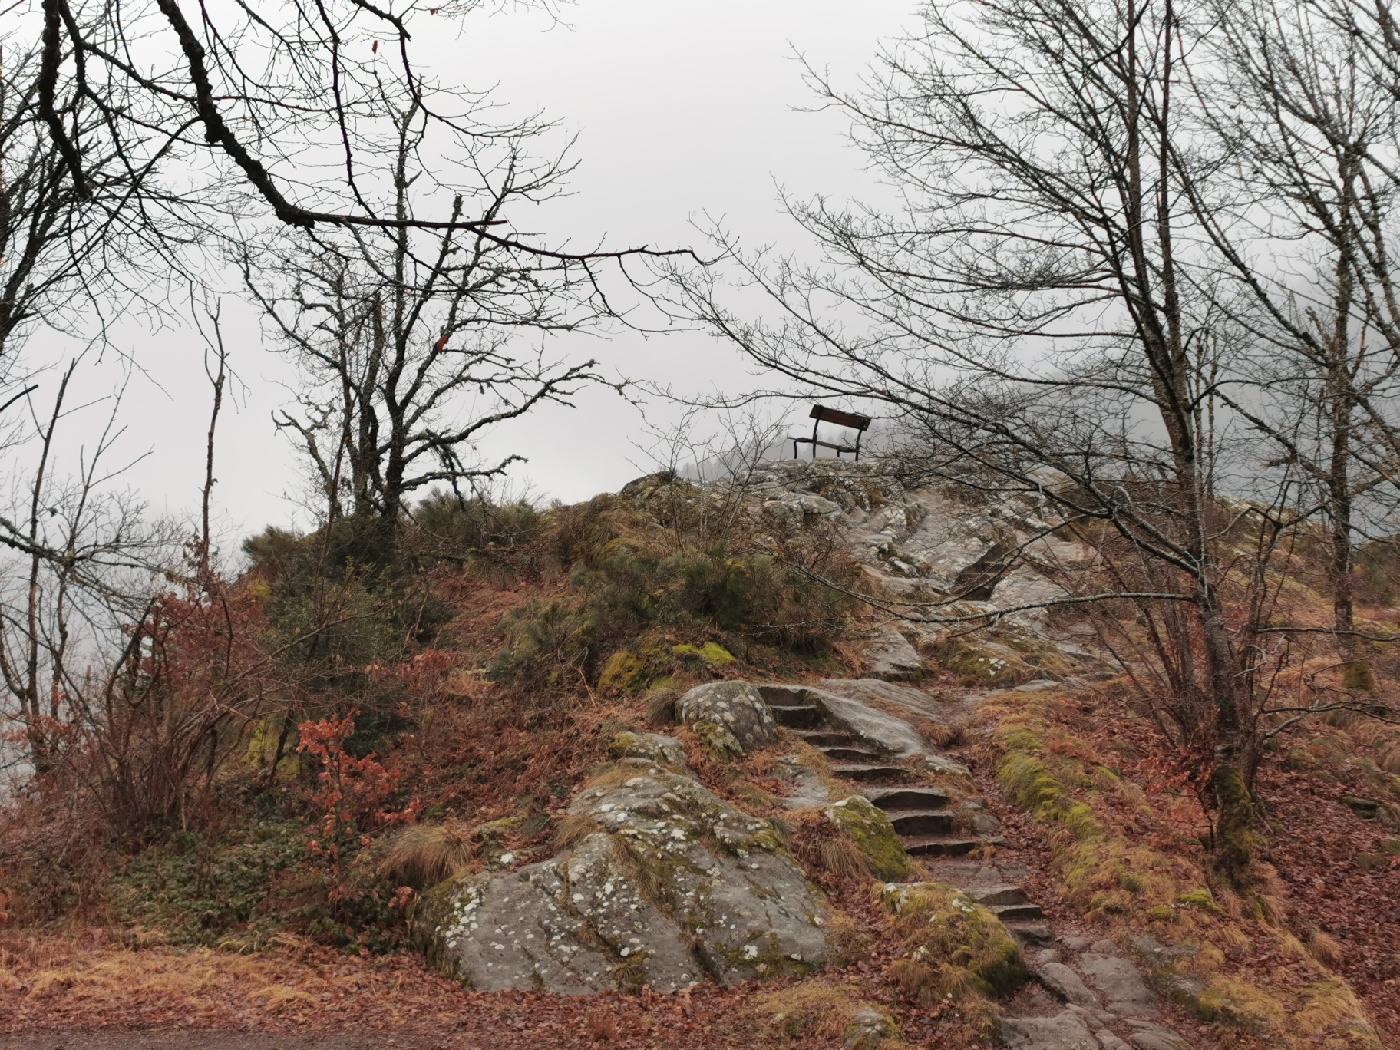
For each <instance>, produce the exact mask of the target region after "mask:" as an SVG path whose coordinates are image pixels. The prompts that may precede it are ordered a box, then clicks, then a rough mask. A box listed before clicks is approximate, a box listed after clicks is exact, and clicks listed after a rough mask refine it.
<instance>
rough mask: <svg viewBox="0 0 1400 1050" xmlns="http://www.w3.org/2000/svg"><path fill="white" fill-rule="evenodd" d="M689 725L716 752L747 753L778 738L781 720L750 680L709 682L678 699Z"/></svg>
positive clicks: (683, 718)
mask: <svg viewBox="0 0 1400 1050" xmlns="http://www.w3.org/2000/svg"><path fill="white" fill-rule="evenodd" d="M676 713H677V714H678V715H679V716H680V720H681V724H682V725H686V726H689V727H690V728H691V729H692V730H694V732H695V735H696V736H698V737H699V738H700V739H701V740H703V741H704V742H705V746H706V747H708V748H709V749H710V750H711V751H714V752H715V753H716V754H720V755H726V756H730V757H733V756H736V755H744V754H748V753H749V752H750V751H754V750H757V749H758V748H760V747H764V746H765V745H767V744H771V743H772V742H773V741H774V740H776V739H777V738H778V724H777V723H776V722H775V721H774V720H773V712H771V711H770V710H768V705H767V704H766V703H765V702H764V700H763V696H762V694H760V693H759V691H758V689H756V688H755V687H754V686H752V685H749V684H748V683H747V682H706V683H705V684H704V685H697V686H696V687H695V688H694V689H692V690H690V691H689V692H688V693H686V694H685V695H684V696H682V697H681V698H680V700H678V701H677V702H676Z"/></svg>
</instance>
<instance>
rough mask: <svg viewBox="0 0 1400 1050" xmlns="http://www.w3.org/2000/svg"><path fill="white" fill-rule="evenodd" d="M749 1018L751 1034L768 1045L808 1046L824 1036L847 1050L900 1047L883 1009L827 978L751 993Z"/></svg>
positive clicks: (887, 1013)
mask: <svg viewBox="0 0 1400 1050" xmlns="http://www.w3.org/2000/svg"><path fill="white" fill-rule="evenodd" d="M750 1017H751V1019H752V1023H753V1026H754V1028H755V1035H756V1036H758V1037H759V1038H760V1039H762V1040H763V1041H764V1042H765V1043H767V1044H769V1045H773V1044H777V1045H782V1046H810V1045H813V1044H814V1043H817V1042H824V1041H828V1040H830V1041H836V1040H840V1041H841V1043H842V1045H844V1046H846V1047H849V1048H850V1050H896V1048H897V1047H901V1046H903V1045H904V1044H902V1043H900V1042H899V1029H898V1028H897V1027H896V1025H895V1022H894V1018H893V1017H891V1016H890V1014H889V1012H888V1011H886V1010H883V1009H881V1008H880V1007H878V1006H875V1005H873V1004H871V1003H868V1002H865V1001H863V1000H861V999H859V998H857V997H856V996H855V995H854V994H852V992H851V990H850V989H849V988H845V987H842V986H840V985H836V984H831V983H829V982H826V981H809V982H806V983H803V984H796V985H792V986H791V987H788V988H780V989H777V990H775V991H771V992H764V993H763V994H762V995H759V996H757V997H755V999H754V1001H753V1005H752V1007H751V1010H750Z"/></svg>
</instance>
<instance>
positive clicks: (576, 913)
mask: <svg viewBox="0 0 1400 1050" xmlns="http://www.w3.org/2000/svg"><path fill="white" fill-rule="evenodd" d="M660 739H661V740H663V741H664V740H667V739H668V738H664V737H663V738H660ZM671 743H674V742H673V741H672V742H671ZM662 750H663V752H664V750H665V749H664V748H663V749H662ZM566 819H567V820H568V821H570V822H571V823H572V825H573V826H574V829H575V833H574V834H572V835H571V836H570V838H571V840H572V841H573V842H575V843H576V844H575V845H573V847H572V848H571V849H569V850H568V851H566V852H565V853H563V854H561V855H560V856H558V857H555V858H552V859H550V860H546V861H541V862H539V863H537V864H532V865H529V866H527V867H524V868H519V869H517V870H515V871H511V872H501V873H495V874H490V875H479V876H475V877H473V878H470V879H464V880H459V881H457V882H453V883H449V884H445V885H444V886H441V887H438V888H436V889H434V890H433V891H431V892H430V893H429V894H427V895H426V896H425V898H424V900H423V901H422V902H421V903H420V906H419V908H418V909H417V911H416V913H415V916H414V928H415V932H416V934H417V936H418V938H419V939H420V941H421V942H422V943H423V944H424V947H425V949H426V951H427V954H428V957H429V959H430V961H432V962H433V964H434V965H436V966H437V967H438V968H439V969H441V970H443V971H444V972H446V973H448V974H451V975H452V976H455V977H457V978H458V979H460V980H462V981H463V982H464V983H466V984H468V985H469V986H470V987H472V988H476V989H479V990H483V991H493V990H504V989H512V988H513V989H542V990H546V991H552V992H559V993H563V994H589V993H595V992H601V991H607V990H612V989H622V990H630V991H635V990H637V989H639V988H641V987H642V986H649V987H651V988H653V989H656V990H658V991H674V990H677V989H680V988H684V987H687V986H689V985H693V984H696V983H699V982H700V981H702V980H705V979H706V978H709V979H712V980H715V981H717V982H719V983H721V984H732V983H734V982H736V981H742V980H746V979H749V978H753V977H769V976H779V975H783V974H792V973H806V972H809V971H810V970H812V969H814V968H815V967H817V966H819V965H820V964H821V963H822V962H823V961H824V959H825V958H826V951H827V949H826V939H825V935H824V929H823V928H824V926H825V917H824V905H823V903H822V901H821V899H820V898H819V897H818V895H817V894H816V893H815V891H814V890H813V889H812V888H811V887H810V886H809V885H808V884H807V882H806V880H805V878H804V876H803V874H802V872H801V870H800V869H799V868H798V867H797V865H796V864H795V863H794V862H793V860H792V859H791V858H790V857H789V856H788V855H787V853H786V852H785V851H784V850H783V848H782V845H781V840H780V839H779V837H778V834H777V832H776V831H775V829H774V828H773V826H772V825H771V824H769V823H768V822H767V821H764V820H758V819H755V818H753V817H750V816H749V815H747V814H745V813H743V812H741V811H740V810H738V809H736V808H735V807H733V806H731V805H729V804H728V803H726V802H724V801H722V800H721V799H719V798H718V797H716V796H715V795H713V794H712V793H710V792H709V791H708V790H706V789H705V788H704V787H703V786H702V785H701V784H700V783H699V782H697V781H696V780H694V779H693V778H691V777H689V776H686V775H684V774H683V773H679V772H671V771H666V770H662V769H660V768H658V765H656V764H648V763H647V762H645V761H643V760H641V759H639V758H636V757H631V758H627V759H624V760H623V761H620V762H619V763H618V764H617V765H616V766H614V767H612V769H611V770H609V771H606V772H605V774H604V775H602V776H600V777H599V778H597V780H596V781H595V783H594V785H593V786H591V787H589V788H586V789H585V790H583V791H582V792H580V793H579V795H578V796H577V797H576V798H575V799H574V801H573V803H572V804H571V805H570V807H569V812H568V816H567V818H566Z"/></svg>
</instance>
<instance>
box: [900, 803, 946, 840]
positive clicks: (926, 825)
mask: <svg viewBox="0 0 1400 1050" xmlns="http://www.w3.org/2000/svg"><path fill="white" fill-rule="evenodd" d="M890 823H891V824H893V825H894V830H895V831H897V832H898V833H899V834H901V835H910V836H918V835H948V834H951V833H952V831H953V826H954V823H955V821H954V814H953V812H952V810H948V809H910V810H896V811H895V812H893V813H891V814H890Z"/></svg>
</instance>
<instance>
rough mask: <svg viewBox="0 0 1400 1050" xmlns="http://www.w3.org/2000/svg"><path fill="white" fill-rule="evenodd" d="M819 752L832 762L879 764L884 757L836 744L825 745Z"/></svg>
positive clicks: (863, 749)
mask: <svg viewBox="0 0 1400 1050" xmlns="http://www.w3.org/2000/svg"><path fill="white" fill-rule="evenodd" d="M821 751H822V752H823V753H824V754H825V755H826V757H827V758H829V759H831V760H832V761H833V762H880V761H882V760H883V759H884V757H885V756H884V755H882V754H880V753H879V752H878V751H867V750H866V749H865V748H863V747H847V746H843V745H837V744H827V745H826V746H824V747H821Z"/></svg>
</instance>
